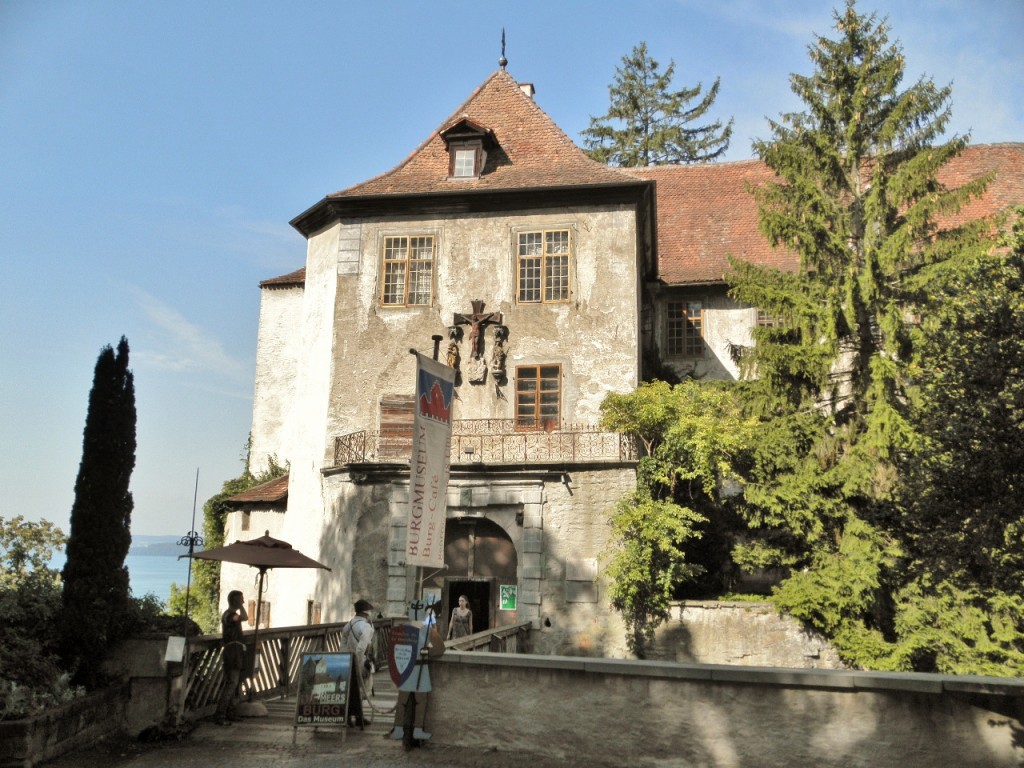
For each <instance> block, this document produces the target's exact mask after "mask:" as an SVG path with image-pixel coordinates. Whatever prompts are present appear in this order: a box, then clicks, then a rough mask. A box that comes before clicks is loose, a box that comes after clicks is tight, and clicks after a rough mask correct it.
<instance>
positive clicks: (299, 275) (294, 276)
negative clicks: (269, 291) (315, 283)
mask: <svg viewBox="0 0 1024 768" xmlns="http://www.w3.org/2000/svg"><path fill="white" fill-rule="evenodd" d="M305 284H306V268H305V267H302V268H301V269H296V270H295V271H294V272H289V273H288V274H287V275H281V276H280V277H271V278H269V279H267V280H263V281H261V282H260V288H287V287H290V286H294V285H305Z"/></svg>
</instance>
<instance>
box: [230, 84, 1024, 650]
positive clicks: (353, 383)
mask: <svg viewBox="0 0 1024 768" xmlns="http://www.w3.org/2000/svg"><path fill="white" fill-rule="evenodd" d="M957 162H958V165H957V168H956V169H955V172H957V173H969V175H970V176H971V177H974V176H977V175H980V174H981V173H984V172H985V171H986V170H988V169H990V168H992V169H994V168H1010V169H1012V171H1013V173H1012V174H1011V177H1012V179H1013V183H1012V184H1009V186H1007V184H1003V183H1002V182H1001V181H1000V180H999V179H997V182H996V183H995V184H994V185H993V191H991V192H990V194H989V195H988V196H987V197H986V200H985V201H980V202H979V203H978V204H976V209H975V210H972V211H970V212H969V213H970V215H978V214H979V213H982V212H984V211H983V208H985V206H988V207H989V208H991V207H993V206H995V207H1001V206H1002V205H1005V204H1006V203H1007V202H1009V200H1002V199H998V198H999V195H1004V194H1005V195H1008V196H1009V197H1010V198H1011V199H1016V200H1024V189H1021V185H1020V179H1021V178H1024V145H997V146H993V147H979V148H972V149H969V150H968V151H967V152H966V153H965V154H964V155H963V156H962V157H961V158H960V159H959V160H958V161H957ZM770 174H771V172H770V171H769V170H768V169H767V168H766V167H765V166H763V165H762V164H761V163H759V162H757V161H748V162H738V163H724V164H719V165H693V166H661V167H656V168H645V169H630V170H626V169H618V168H610V167H607V166H605V165H602V164H599V163H596V162H594V161H592V160H590V159H589V158H588V157H587V156H586V155H585V154H584V153H583V152H582V151H581V150H580V149H579V148H578V147H577V146H576V145H575V144H574V143H573V142H572V140H571V139H570V138H569V137H568V136H567V135H566V134H565V133H564V132H562V131H561V129H559V128H558V127H557V126H556V125H555V124H554V123H553V121H552V120H551V119H550V118H549V117H548V116H547V115H546V114H545V113H544V111H543V110H542V109H541V108H540V106H538V104H537V102H536V101H535V99H534V89H533V87H532V86H530V85H528V84H521V83H518V82H516V81H515V80H514V79H513V78H512V76H511V75H510V74H509V73H508V72H506V71H505V70H504V68H502V69H500V70H499V71H497V72H495V73H493V74H492V75H491V76H490V77H488V78H487V79H486V80H485V81H484V83H483V84H482V85H481V86H480V87H479V88H478V89H477V90H476V91H475V92H474V93H473V94H472V95H471V96H470V97H469V98H468V99H467V100H466V101H465V103H463V104H462V105H461V106H459V108H458V109H456V110H455V112H454V113H453V114H452V115H451V117H450V118H449V119H448V120H446V121H445V122H444V123H443V124H442V125H441V126H440V127H439V129H438V130H436V131H435V132H433V133H431V134H430V135H429V136H428V137H427V139H426V140H425V141H424V142H423V143H422V144H421V145H420V146H419V147H417V148H416V149H415V150H414V151H413V152H412V154H410V155H409V156H408V157H407V158H406V159H405V160H404V161H402V162H401V163H400V164H399V165H398V166H396V167H395V168H394V169H392V170H391V171H388V172H387V173H384V174H382V175H380V176H378V177H376V178H373V179H370V180H368V181H366V182H363V183H361V184H357V185H355V186H353V187H350V188H348V189H345V190H342V191H340V192H337V193H334V194H330V195H328V196H326V197H325V198H323V199H322V200H320V201H319V202H317V203H316V204H315V205H313V206H312V207H311V208H309V209H308V210H306V211H304V212H303V213H301V214H300V215H298V216H297V217H296V218H295V219H294V220H293V221H292V222H291V224H292V226H294V227H295V228H296V229H297V230H298V231H299V232H300V233H301V234H302V235H303V236H304V237H305V238H306V240H307V243H308V249H307V255H306V263H305V266H304V267H303V268H301V269H299V270H297V271H295V272H293V273H291V274H288V275H284V276H281V277H276V278H273V279H269V280H266V281H264V282H263V283H261V285H260V289H261V303H260V319H259V336H258V340H257V364H256V382H255V399H254V406H253V425H252V434H251V456H250V467H251V469H252V470H253V471H256V472H258V471H260V470H262V469H263V468H265V467H266V466H267V464H268V462H269V461H270V460H271V459H273V460H275V461H277V462H278V463H280V464H287V465H288V467H289V470H290V472H289V475H288V476H287V477H286V478H283V479H281V480H277V481H274V482H272V483H269V484H267V485H265V486H261V487H259V488H255V489H252V490H250V491H248V492H246V493H244V494H241V495H239V496H238V497H235V499H234V500H233V502H234V507H235V510H236V511H235V512H233V513H232V514H231V515H229V520H228V523H227V526H228V527H227V530H226V532H225V540H226V541H233V540H235V539H239V538H243V539H244V538H253V537H256V536H259V535H261V534H262V533H263V532H264V531H269V533H270V535H272V536H275V537H278V538H283V539H285V540H287V541H289V542H290V543H291V544H292V545H294V546H295V547H297V548H298V549H300V550H301V551H302V552H304V553H305V554H308V555H310V556H311V557H314V558H316V559H318V560H320V561H321V562H323V563H325V564H327V565H329V566H330V567H331V569H332V570H331V571H330V572H326V571H313V570H284V569H282V570H277V571H271V572H270V578H269V581H268V586H267V588H266V592H265V596H264V597H265V601H266V605H265V611H264V614H263V616H264V619H265V620H266V621H267V622H268V623H269V624H270V625H273V626H284V625H292V624H304V623H307V622H310V623H312V622H321V621H323V622H327V621H342V620H345V619H347V618H349V616H350V612H351V605H352V602H353V601H354V600H355V599H357V598H366V599H368V600H370V601H371V602H372V603H373V604H374V605H375V606H376V607H377V609H378V610H379V611H380V612H382V613H384V614H385V615H404V614H405V609H406V605H407V603H408V601H409V600H410V599H412V598H413V597H415V596H418V595H419V594H420V590H421V588H422V589H425V590H427V591H428V593H429V594H432V595H434V596H439V597H440V598H441V600H442V602H443V605H444V609H443V610H444V611H445V613H447V612H448V611H450V610H451V607H452V606H453V605H455V604H456V602H457V598H458V596H459V595H461V594H465V595H467V596H468V597H469V599H470V603H471V607H472V609H473V613H474V624H475V626H474V630H481V629H485V628H488V627H493V626H498V625H502V624H508V623H513V622H520V621H530V622H532V624H533V627H534V629H535V630H537V632H536V633H535V636H534V641H533V642H534V648H535V650H537V651H538V652H542V653H544V652H551V653H568V654H590V655H606V656H618V655H622V654H624V653H625V642H624V634H623V627H622V625H621V621H620V619H619V617H618V615H617V614H616V613H615V612H614V611H612V610H611V608H610V607H609V604H608V597H607V584H606V583H605V582H604V581H603V579H602V575H601V573H602V555H603V553H604V552H605V549H606V547H607V544H608V534H609V528H608V519H609V517H610V515H611V514H612V512H613V509H614V506H615V504H616V502H617V501H618V500H619V499H620V498H621V497H622V496H623V495H625V494H626V493H627V492H628V491H629V490H630V489H632V488H633V486H634V484H635V466H636V459H637V455H636V448H635V446H634V445H633V444H632V443H631V442H630V441H629V440H627V439H625V438H622V437H620V436H619V435H615V434H609V433H605V432H602V431H600V430H599V428H598V427H597V422H598V417H599V408H600V404H601V402H602V400H603V398H604V397H605V395H606V394H608V393H609V392H628V391H630V390H632V389H634V388H635V387H636V386H637V385H638V384H639V383H640V382H641V381H642V380H644V378H645V376H648V375H649V374H650V370H651V367H652V366H654V365H656V366H659V367H662V368H663V369H664V368H668V369H670V370H672V371H674V372H675V374H676V375H679V376H685V375H693V376H697V377H711V378H735V377H736V376H737V375H738V370H737V366H736V363H735V362H734V355H733V354H732V351H733V350H734V348H735V347H737V346H742V345H748V344H750V342H751V335H750V331H751V329H752V328H753V327H754V326H755V325H756V324H757V323H758V322H759V315H758V311H757V309H756V308H754V307H747V306H740V305H738V304H736V303H735V302H733V301H732V300H730V299H729V298H728V297H727V295H726V292H725V286H724V281H723V276H724V274H725V273H726V271H727V268H728V266H727V255H728V254H730V253H731V254H734V255H736V256H738V257H740V258H743V259H747V260H749V261H753V262H756V263H761V264H773V265H776V266H779V267H781V268H783V269H795V268H796V266H797V261H796V258H795V256H794V255H793V254H791V253H787V252H785V251H781V250H774V249H772V248H771V247H770V246H769V245H768V243H767V241H765V240H764V238H763V237H762V236H761V235H760V234H759V233H758V230H757V211H756V206H755V203H754V201H753V198H752V197H751V195H750V194H749V192H748V191H747V185H748V184H755V185H756V184H757V183H759V182H761V181H764V180H767V179H768V178H769V177H770ZM1014 184H1015V185H1016V186H1014ZM977 206H981V207H977ZM410 349H415V350H418V351H420V352H422V353H424V354H427V355H430V354H435V355H436V356H437V357H438V358H439V359H440V360H442V361H445V362H447V363H448V364H450V365H453V366H454V367H455V368H457V370H458V372H459V373H458V379H457V386H456V399H455V406H454V409H455V412H454V415H453V419H454V426H453V439H452V451H451V479H450V482H449V486H448V493H447V526H446V535H445V567H444V568H443V569H442V570H440V571H438V572H436V573H430V572H427V573H420V572H418V571H417V569H414V568H412V567H410V566H407V565H406V563H405V562H404V551H405V533H406V530H405V526H406V517H407V508H408V500H409V499H408V489H409V473H408V468H409V451H410V447H411V427H412V405H413V393H414V391H415V380H414V379H415V359H414V357H413V355H411V354H410ZM249 580H251V572H250V571H249V570H248V569H246V568H244V567H242V566H233V565H230V564H225V565H224V567H223V571H222V589H223V590H224V591H225V592H226V591H227V590H230V589H233V588H237V587H239V586H241V585H243V584H246V583H248V581H249ZM421 580H422V584H421Z"/></svg>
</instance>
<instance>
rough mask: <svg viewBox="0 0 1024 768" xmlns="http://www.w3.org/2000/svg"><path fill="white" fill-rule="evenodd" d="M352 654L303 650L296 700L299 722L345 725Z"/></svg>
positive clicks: (297, 719) (303, 723)
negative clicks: (304, 651)
mask: <svg viewBox="0 0 1024 768" xmlns="http://www.w3.org/2000/svg"><path fill="white" fill-rule="evenodd" d="M351 680H352V654H351V653H304V654H302V665H301V666H300V667H299V692H298V694H297V696H296V699H295V724H296V725H345V723H346V722H347V719H348V687H349V684H350V683H351Z"/></svg>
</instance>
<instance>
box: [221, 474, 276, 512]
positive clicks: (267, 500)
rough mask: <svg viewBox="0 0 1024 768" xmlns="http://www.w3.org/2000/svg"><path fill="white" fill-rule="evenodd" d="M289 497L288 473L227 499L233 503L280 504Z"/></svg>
mask: <svg viewBox="0 0 1024 768" xmlns="http://www.w3.org/2000/svg"><path fill="white" fill-rule="evenodd" d="M287 498H288V475H282V476H281V477H278V478H275V479H274V480H270V481H268V482H266V483H262V484H260V485H255V486H253V487H252V488H250V489H249V490H247V491H242V492H241V493H239V494H236V495H235V496H232V497H231V498H229V499H227V503H229V504H232V505H243V504H280V503H283V502H284V501H285V500H287Z"/></svg>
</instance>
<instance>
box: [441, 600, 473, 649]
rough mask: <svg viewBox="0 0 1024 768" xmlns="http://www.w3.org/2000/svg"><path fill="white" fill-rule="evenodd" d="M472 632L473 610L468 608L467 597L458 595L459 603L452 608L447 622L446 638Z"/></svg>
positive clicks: (454, 637) (454, 638) (452, 638)
mask: <svg viewBox="0 0 1024 768" xmlns="http://www.w3.org/2000/svg"><path fill="white" fill-rule="evenodd" d="M472 634H473V612H472V611H471V610H469V598H468V597H466V596H465V595H459V605H458V607H456V608H452V618H451V621H449V622H448V637H447V639H448V640H458V639H459V638H460V637H465V636H466V635H472Z"/></svg>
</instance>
